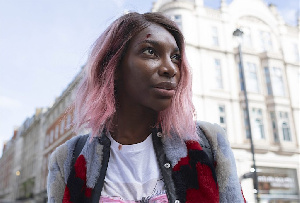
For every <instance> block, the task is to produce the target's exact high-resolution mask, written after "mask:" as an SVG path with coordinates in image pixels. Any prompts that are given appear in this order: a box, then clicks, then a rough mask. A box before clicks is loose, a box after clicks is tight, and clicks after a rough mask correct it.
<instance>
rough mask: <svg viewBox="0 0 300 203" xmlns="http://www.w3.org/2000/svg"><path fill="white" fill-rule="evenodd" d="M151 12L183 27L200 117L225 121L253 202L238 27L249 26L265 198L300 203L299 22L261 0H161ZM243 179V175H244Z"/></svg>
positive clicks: (246, 42)
mask: <svg viewBox="0 0 300 203" xmlns="http://www.w3.org/2000/svg"><path fill="white" fill-rule="evenodd" d="M152 11H159V12H162V13H164V14H166V15H168V16H170V18H172V19H173V20H174V21H175V22H177V24H178V25H179V27H180V28H181V29H182V31H183V33H184V36H185V40H186V43H187V57H188V59H189V62H190V65H191V67H192V70H193V93H194V104H195V106H196V111H197V119H198V120H205V121H209V122H212V123H218V124H220V125H221V126H222V127H223V128H224V129H225V130H226V131H227V135H228V139H229V141H230V143H231V146H232V148H233V151H234V154H235V158H236V164H237V169H238V174H239V176H240V177H241V184H242V186H243V190H244V194H245V197H246V199H247V200H248V201H249V202H254V201H255V200H254V192H255V191H253V182H252V179H243V178H242V177H243V175H244V174H249V172H250V169H251V166H252V155H251V151H250V142H249V130H248V129H249V126H248V125H247V122H245V121H246V119H247V117H246V115H247V114H245V98H244V93H243V87H242V86H241V85H240V82H241V80H240V72H239V71H240V70H239V65H238V64H239V62H240V61H239V52H238V42H237V39H235V38H234V37H233V32H234V30H236V29H237V28H239V29H241V30H242V31H243V32H244V35H243V39H242V46H241V47H242V58H243V66H244V69H245V78H246V87H247V95H248V101H249V110H250V120H251V122H250V123H251V131H252V137H253V141H254V148H255V158H256V165H257V173H258V184H259V187H258V188H259V197H260V199H261V202H276V201H279V200H280V201H283V202H298V201H299V179H298V178H299V175H300V167H299V166H300V165H299V160H300V156H299V145H300V138H299V133H300V132H299V130H300V128H299V126H300V125H299V124H300V120H299V115H300V99H299V98H300V97H299V96H300V92H299V87H300V66H299V65H300V63H299V62H300V61H299V59H300V57H299V23H298V27H296V26H290V25H287V24H285V22H284V21H283V19H282V17H281V16H280V14H279V13H278V11H277V9H276V7H275V6H274V5H266V4H265V3H264V2H263V1H262V0H233V1H232V2H231V3H230V4H229V5H227V4H226V1H224V0H222V1H221V4H220V8H219V9H211V8H207V7H204V4H203V0H158V1H157V2H156V3H154V5H153V8H152ZM244 177H245V176H244Z"/></svg>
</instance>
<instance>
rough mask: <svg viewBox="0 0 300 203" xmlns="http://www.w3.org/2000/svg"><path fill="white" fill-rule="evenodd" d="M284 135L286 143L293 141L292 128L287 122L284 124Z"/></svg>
mask: <svg viewBox="0 0 300 203" xmlns="http://www.w3.org/2000/svg"><path fill="white" fill-rule="evenodd" d="M282 135H283V140H284V141H292V139H291V133H290V127H289V124H288V123H286V122H283V123H282Z"/></svg>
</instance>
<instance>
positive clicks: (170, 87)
mask: <svg viewBox="0 0 300 203" xmlns="http://www.w3.org/2000/svg"><path fill="white" fill-rule="evenodd" d="M176 87H177V84H176V83H175V82H161V83H158V84H156V85H154V88H158V89H163V90H175V89H176Z"/></svg>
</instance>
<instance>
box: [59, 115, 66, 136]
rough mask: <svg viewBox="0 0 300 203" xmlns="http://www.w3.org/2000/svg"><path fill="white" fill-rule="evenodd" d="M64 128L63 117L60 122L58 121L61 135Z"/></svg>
mask: <svg viewBox="0 0 300 203" xmlns="http://www.w3.org/2000/svg"><path fill="white" fill-rule="evenodd" d="M64 130H65V119H62V120H61V123H60V134H61V135H62V134H63V133H64Z"/></svg>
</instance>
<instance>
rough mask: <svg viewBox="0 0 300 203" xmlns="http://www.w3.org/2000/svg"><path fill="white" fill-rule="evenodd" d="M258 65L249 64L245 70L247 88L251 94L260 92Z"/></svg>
mask: <svg viewBox="0 0 300 203" xmlns="http://www.w3.org/2000/svg"><path fill="white" fill-rule="evenodd" d="M256 69H257V68H256V64H254V63H250V62H247V63H246V68H245V77H246V87H247V91H249V92H256V93H258V92H259V88H258V80H257V70H256Z"/></svg>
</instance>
